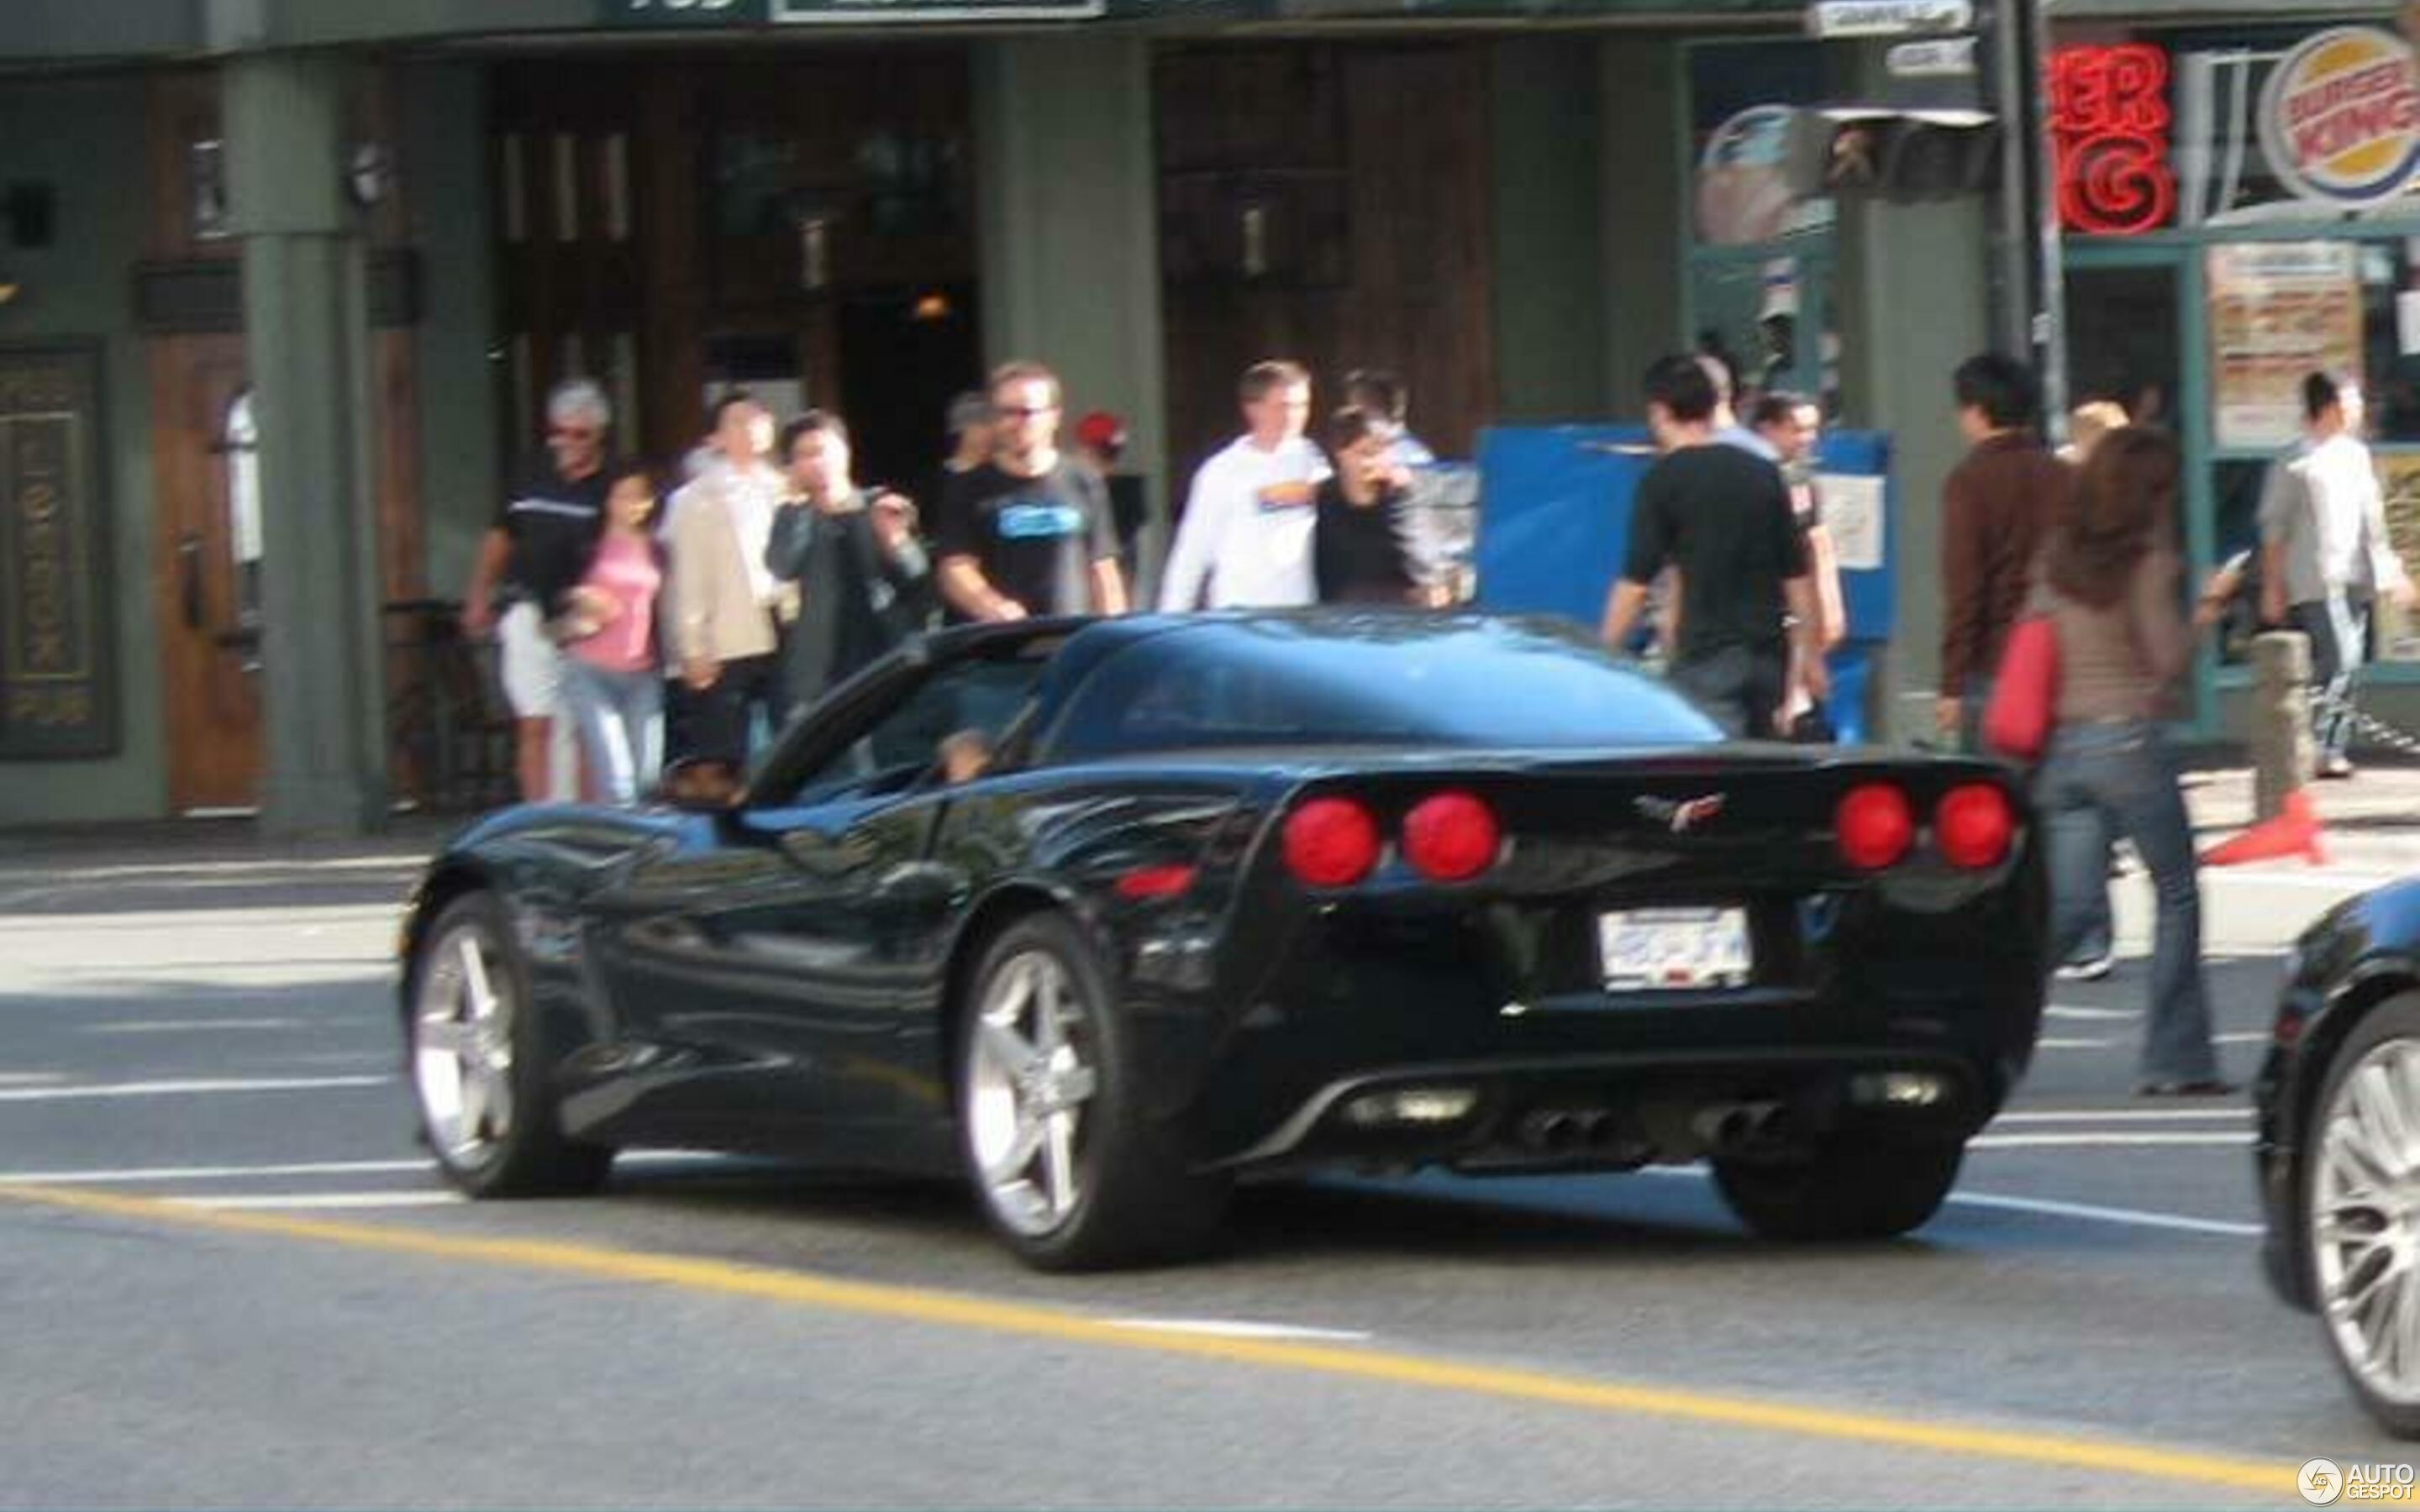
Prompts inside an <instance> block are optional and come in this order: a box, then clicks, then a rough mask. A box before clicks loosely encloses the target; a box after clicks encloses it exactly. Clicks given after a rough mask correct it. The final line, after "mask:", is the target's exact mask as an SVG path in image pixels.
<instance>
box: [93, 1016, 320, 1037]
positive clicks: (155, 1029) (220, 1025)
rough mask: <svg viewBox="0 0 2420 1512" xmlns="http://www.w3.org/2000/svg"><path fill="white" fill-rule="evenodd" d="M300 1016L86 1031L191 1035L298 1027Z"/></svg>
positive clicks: (136, 1022) (143, 1023)
mask: <svg viewBox="0 0 2420 1512" xmlns="http://www.w3.org/2000/svg"><path fill="white" fill-rule="evenodd" d="M301 1027H302V1020H301V1019H130V1020H128V1021H126V1022H124V1023H120V1024H87V1025H85V1026H84V1032H85V1033H86V1034H190V1033H197V1032H200V1031H203V1030H209V1029H299V1028H301Z"/></svg>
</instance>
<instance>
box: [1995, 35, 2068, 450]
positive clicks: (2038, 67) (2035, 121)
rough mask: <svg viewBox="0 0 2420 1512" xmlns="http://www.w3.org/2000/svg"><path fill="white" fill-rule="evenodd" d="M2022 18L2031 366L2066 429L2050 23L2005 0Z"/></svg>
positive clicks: (2060, 432)
mask: <svg viewBox="0 0 2420 1512" xmlns="http://www.w3.org/2000/svg"><path fill="white" fill-rule="evenodd" d="M2008 3H2009V5H2011V6H2013V7H2015V8H2016V13H2017V16H2018V17H2019V18H2020V20H2021V21H2022V23H2023V29H2024V49H2025V61H2026V65H2027V66H2026V70H2025V71H2026V75H2027V77H2029V78H2030V79H2031V80H2032V87H2031V88H2030V89H2028V90H2027V91H2026V98H2025V101H2024V103H2025V105H2026V111H2025V137H2026V142H2027V146H2028V147H2029V148H2030V150H2031V151H2032V153H2033V155H2034V161H2035V163H2036V165H2037V167H2036V172H2035V175H2034V177H2033V178H2032V180H2031V182H2032V184H2033V186H2034V201H2033V210H2034V221H2033V224H2034V237H2035V241H2034V245H2035V249H2036V254H2037V256H2038V259H2039V266H2040V270H2041V312H2040V316H2039V317H2038V321H2037V324H2036V327H2035V330H2034V332H2033V335H2034V338H2035V350H2036V368H2037V370H2038V371H2039V372H2040V374H2041V379H2042V408H2043V409H2044V410H2045V412H2046V414H2047V416H2048V419H2049V424H2050V429H2051V431H2052V432H2053V433H2054V434H2055V435H2057V436H2058V437H2059V438H2060V439H2062V440H2064V439H2065V437H2066V434H2067V408H2068V389H2067V271H2066V261H2067V260H2066V256H2065V254H2064V253H2063V251H2062V250H2061V248H2060V245H2059V231H2058V152H2057V148H2056V147H2055V144H2053V142H2052V141H2051V136H2050V126H2049V122H2050V98H2049V92H2050V85H2049V81H2050V28H2049V23H2047V22H2046V21H2045V20H2044V19H2043V17H2042V4H2041V0H2008Z"/></svg>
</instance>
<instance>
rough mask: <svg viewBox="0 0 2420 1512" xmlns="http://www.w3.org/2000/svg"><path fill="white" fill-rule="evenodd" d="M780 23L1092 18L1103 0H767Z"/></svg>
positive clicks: (1101, 10) (1104, 10)
mask: <svg viewBox="0 0 2420 1512" xmlns="http://www.w3.org/2000/svg"><path fill="white" fill-rule="evenodd" d="M771 4H772V11H771V19H772V21H773V23H774V24H776V25H783V24H801V25H813V24H840V23H847V24H855V25H864V24H867V23H877V24H878V23H884V22H920V21H924V22H929V21H1093V20H1096V19H1098V18H1099V17H1101V16H1103V15H1105V14H1107V13H1108V6H1107V0H771Z"/></svg>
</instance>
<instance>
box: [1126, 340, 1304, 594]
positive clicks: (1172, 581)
mask: <svg viewBox="0 0 2420 1512" xmlns="http://www.w3.org/2000/svg"><path fill="white" fill-rule="evenodd" d="M1241 394H1242V398H1243V402H1244V424H1245V426H1246V429H1245V433H1244V434H1243V435H1242V436H1239V437H1237V438H1236V439H1235V440H1233V441H1232V442H1230V443H1229V444H1228V445H1227V446H1225V447H1224V448H1222V449H1221V450H1219V451H1218V453H1217V455H1213V456H1212V457H1211V458H1210V459H1209V460H1208V461H1206V462H1204V463H1202V467H1201V469H1200V470H1199V471H1196V472H1195V473H1194V474H1193V489H1192V492H1191V493H1190V494H1188V495H1187V500H1186V505H1185V517H1184V519H1183V520H1182V521H1180V522H1179V523H1178V525H1177V527H1176V544H1175V545H1174V546H1173V547H1171V548H1170V550H1169V553H1168V565H1167V568H1166V570H1165V571H1164V572H1162V574H1161V575H1160V584H1159V607H1160V609H1161V611H1162V612H1163V613H1181V612H1184V611H1185V610H1187V609H1199V608H1201V607H1202V602H1203V600H1204V598H1205V597H1206V598H1207V600H1208V603H1209V606H1210V608H1212V609H1246V608H1250V609H1286V608H1292V607H1295V606H1298V605H1304V604H1314V603H1317V602H1318V601H1319V586H1318V583H1317V581H1316V580H1315V579H1313V577H1312V575H1311V526H1312V524H1313V523H1314V522H1315V521H1316V520H1317V518H1318V516H1319V511H1318V509H1317V507H1316V494H1317V490H1318V487H1319V485H1320V484H1321V483H1322V482H1324V481H1325V480H1326V477H1327V475H1328V466H1327V458H1326V456H1324V455H1321V453H1320V450H1319V448H1318V447H1317V446H1315V445H1313V444H1312V443H1311V441H1310V440H1307V439H1306V438H1305V437H1304V436H1303V433H1302V432H1303V426H1304V424H1306V423H1307V422H1308V421H1309V420H1310V419H1311V375H1310V374H1309V373H1307V372H1305V371H1304V370H1303V368H1302V365H1301V364H1300V363H1287V362H1269V363H1255V364H1253V366H1252V367H1251V368H1250V370H1249V371H1248V372H1246V373H1245V374H1244V381H1243V384H1242V386H1241Z"/></svg>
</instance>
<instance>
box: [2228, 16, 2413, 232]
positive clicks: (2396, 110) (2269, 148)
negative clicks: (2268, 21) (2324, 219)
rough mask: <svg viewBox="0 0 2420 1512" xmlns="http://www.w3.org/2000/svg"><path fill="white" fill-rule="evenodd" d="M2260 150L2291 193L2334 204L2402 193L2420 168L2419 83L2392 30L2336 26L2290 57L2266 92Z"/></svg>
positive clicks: (2408, 52)
mask: <svg viewBox="0 0 2420 1512" xmlns="http://www.w3.org/2000/svg"><path fill="white" fill-rule="evenodd" d="M2260 147H2261V150H2262V151H2264V152H2266V153H2267V154H2268V157H2269V165H2270V167H2271V169H2272V170H2273V171H2274V172H2275V173H2276V175H2277V177H2278V180H2279V181H2280V182H2281V183H2283V184H2284V185H2285V186H2286V187H2287V188H2288V189H2290V190H2292V191H2293V192H2294V193H2297V194H2300V195H2302V196H2303V197H2304V198H2305V199H2316V200H2324V201H2326V202H2328V203H2330V204H2334V205H2370V204H2375V203H2377V202H2378V201H2380V200H2383V199H2390V198H2392V197H2394V196H2395V195H2397V194H2399V193H2403V191H2404V189H2405V188H2406V186H2407V185H2408V184H2409V183H2410V181H2411V178H2412V170H2413V168H2414V167H2420V80H2415V78H2414V75H2413V71H2412V49H2411V48H2410V47H2409V46H2407V45H2406V44H2405V43H2404V41H2403V39H2401V38H2399V37H2397V36H2396V35H2395V34H2394V33H2392V32H2382V31H2380V30H2378V29H2376V28H2375V27H2370V26H2338V27H2335V28H2333V29H2332V30H2329V31H2324V32H2321V33H2319V35H2318V36H2316V37H2313V38H2311V39H2309V40H2307V41H2305V42H2304V43H2303V44H2302V45H2301V46H2300V47H2297V48H2295V49H2294V50H2293V51H2292V52H2291V53H2288V54H2286V60H2285V61H2284V62H2283V63H2280V64H2278V65H2277V67H2276V69H2275V70H2274V71H2273V72H2272V73H2271V74H2270V75H2269V82H2268V84H2267V85H2265V86H2264V87H2263V88H2262V89H2261V91H2260Z"/></svg>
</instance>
